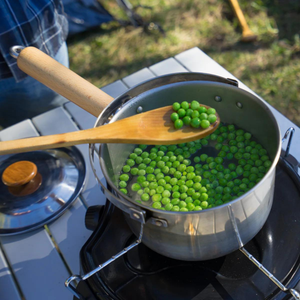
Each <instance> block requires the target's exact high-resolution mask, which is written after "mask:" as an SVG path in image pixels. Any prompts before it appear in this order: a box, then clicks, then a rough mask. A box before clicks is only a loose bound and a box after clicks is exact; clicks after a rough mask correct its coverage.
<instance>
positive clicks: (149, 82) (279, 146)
mask: <svg viewBox="0 0 300 300" xmlns="http://www.w3.org/2000/svg"><path fill="white" fill-rule="evenodd" d="M189 74H192V75H194V76H197V75H199V76H203V75H204V76H205V75H209V78H211V79H216V80H217V81H218V82H217V83H218V84H221V85H225V84H231V85H233V86H232V87H231V88H233V89H234V88H236V89H238V90H239V92H241V93H244V94H245V95H247V96H250V97H251V98H253V99H254V101H257V102H259V103H261V104H262V105H263V106H264V108H265V110H266V111H267V113H268V115H269V117H270V118H271V119H272V120H273V122H274V124H275V127H276V128H275V129H276V134H277V150H276V155H275V157H274V159H273V162H272V165H271V167H270V168H269V170H268V172H267V173H266V174H265V176H264V177H263V178H262V179H261V180H260V181H259V182H258V183H257V184H256V185H255V186H254V187H253V188H251V189H250V190H249V191H247V192H246V193H244V194H243V195H242V196H240V197H238V198H236V199H234V200H232V201H230V202H228V203H224V204H222V205H219V206H216V207H212V208H207V209H204V210H198V211H187V212H173V211H166V210H160V209H156V208H153V207H150V206H146V205H144V204H142V203H141V204H140V203H137V202H133V200H132V199H130V197H128V196H127V195H125V194H123V193H121V192H120V191H119V189H118V188H117V187H116V186H115V184H114V183H113V182H112V181H111V180H110V178H109V177H108V175H107V172H106V168H105V166H103V162H102V155H101V153H102V146H103V144H100V146H99V164H100V167H101V170H102V173H103V176H104V177H105V180H106V182H107V184H108V185H109V186H110V187H112V188H113V190H114V192H115V193H117V196H118V197H119V198H120V197H121V198H123V199H125V200H126V202H128V204H129V206H131V207H138V208H141V209H143V210H145V211H151V212H152V213H159V214H166V215H174V214H178V213H179V214H183V215H189V214H201V213H206V212H207V211H215V210H218V209H219V208H223V207H227V206H230V205H231V204H233V203H236V202H239V201H241V200H242V199H243V198H245V197H247V196H248V195H250V194H251V193H252V192H253V191H254V190H255V189H256V188H257V187H259V186H260V185H261V184H263V182H264V179H265V178H267V177H268V176H269V175H270V174H271V173H272V172H273V171H274V170H275V168H276V165H277V163H278V161H279V158H280V154H281V149H282V140H281V134H280V128H279V124H278V122H277V120H276V118H275V116H274V115H273V113H272V112H271V110H270V108H269V107H268V104H267V102H266V101H265V100H263V99H262V98H260V97H259V96H258V95H256V94H255V93H250V92H248V91H246V90H244V89H241V88H239V87H238V86H237V84H235V82H236V81H235V80H232V79H228V80H227V79H225V78H223V77H220V76H216V75H212V74H205V73H196V72H188V73H172V74H167V75H163V76H158V77H155V78H152V79H149V80H146V81H144V82H142V83H140V84H138V85H136V86H133V87H132V88H130V89H129V90H127V91H126V92H125V93H122V94H121V95H120V96H118V97H117V98H115V99H114V100H113V101H112V102H111V103H110V104H109V105H108V106H107V107H106V108H105V109H104V110H103V111H102V112H101V114H100V115H99V116H98V118H97V120H96V122H95V125H94V127H98V124H99V123H101V120H102V119H107V118H108V117H109V116H110V115H111V113H108V112H109V111H110V110H113V111H114V110H116V113H115V115H114V117H113V118H112V119H110V120H109V122H108V123H110V122H111V121H113V120H114V119H115V116H117V115H118V112H119V111H120V110H121V109H122V108H125V107H127V105H130V102H131V101H130V100H131V99H134V97H135V96H137V95H139V94H137V95H135V96H134V97H132V98H130V96H129V97H128V95H130V93H131V92H133V94H134V92H136V91H137V90H140V89H141V87H144V86H145V87H146V88H147V87H150V88H149V89H146V90H144V91H143V92H146V91H149V90H151V89H154V88H156V87H152V86H153V84H155V82H157V81H160V80H161V79H169V78H173V77H175V78H179V79H185V78H186V77H189ZM226 80H227V81H228V82H226ZM191 81H195V79H194V80H189V79H187V80H180V81H176V82H172V83H169V84H174V83H180V82H191ZM196 81H199V82H203V81H204V80H201V79H200V80H196ZM206 81H208V82H212V83H216V82H215V81H213V80H206ZM230 81H231V82H230ZM166 85H167V84H166ZM226 86H227V85H226ZM140 94H141V93H140ZM119 102H121V104H122V103H123V106H122V108H120V106H119V105H116V104H117V103H119ZM93 145H95V144H90V148H93ZM90 154H91V153H90ZM90 162H91V165H92V168H93V170H95V169H94V167H93V159H92V156H91V155H90ZM94 172H95V171H94ZM95 175H96V174H95ZM104 188H105V187H104ZM119 198H116V200H120V199H119Z"/></svg>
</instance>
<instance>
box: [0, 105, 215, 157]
mask: <svg viewBox="0 0 300 300" xmlns="http://www.w3.org/2000/svg"><path fill="white" fill-rule="evenodd" d="M206 107H207V108H209V107H208V106H206ZM172 112H173V109H172V106H165V107H162V108H157V109H154V110H150V111H147V112H144V113H141V114H137V115H135V116H132V117H128V118H125V119H122V120H119V121H116V122H113V123H110V124H107V125H103V126H100V127H96V128H91V129H86V130H81V131H75V132H68V133H63V134H56V135H48V136H40V137H34V138H27V139H21V140H13V141H5V142H0V154H9V153H18V152H28V151H34V150H43V149H50V148H59V147H68V146H73V145H79V144H86V143H125V144H146V145H170V144H180V143H186V142H190V141H194V140H197V139H200V138H203V137H205V136H207V135H208V134H211V133H212V132H214V131H215V130H216V129H217V128H218V126H219V124H220V118H219V116H217V121H216V122H215V123H213V124H211V125H210V127H208V128H207V129H199V128H192V127H190V126H186V127H182V128H181V129H175V128H174V124H173V122H172V121H171V119H170V116H171V113H172Z"/></svg>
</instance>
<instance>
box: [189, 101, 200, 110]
mask: <svg viewBox="0 0 300 300" xmlns="http://www.w3.org/2000/svg"><path fill="white" fill-rule="evenodd" d="M199 108H200V104H199V102H198V101H196V100H193V101H192V102H191V109H193V110H195V109H197V110H198V109H199Z"/></svg>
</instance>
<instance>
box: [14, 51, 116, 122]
mask: <svg viewBox="0 0 300 300" xmlns="http://www.w3.org/2000/svg"><path fill="white" fill-rule="evenodd" d="M10 54H11V56H13V57H14V58H16V59H17V65H18V67H19V68H20V69H21V70H22V71H23V72H25V73H26V74H28V75H30V76H31V77H33V78H34V79H36V80H37V81H39V82H41V83H42V84H44V85H46V86H47V87H49V88H50V89H52V90H53V91H55V92H57V93H58V94H60V95H62V96H64V97H65V98H67V99H69V100H70V101H72V102H73V103H75V104H77V105H78V106H80V107H81V108H83V109H84V110H86V111H87V112H89V113H91V114H92V115H94V116H95V117H98V116H99V115H100V113H101V112H102V110H103V109H104V108H105V107H106V106H107V105H108V104H109V103H110V102H111V101H112V100H113V99H114V98H112V97H111V96H109V95H108V94H106V93H105V92H103V91H101V90H100V89H99V88H97V87H96V86H94V85H93V84H91V83H90V82H88V81H86V80H85V79H83V78H82V77H80V76H79V75H77V74H76V73H74V72H73V71H71V70H70V69H68V68H67V67H65V66H63V65H62V64H60V63H59V62H57V61H56V60H55V59H53V58H51V57H50V56H49V55H47V54H45V53H44V52H42V51H41V50H39V49H37V48H35V47H26V48H24V47H23V46H14V47H12V48H11V49H10Z"/></svg>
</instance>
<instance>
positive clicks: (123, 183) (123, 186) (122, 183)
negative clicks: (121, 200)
mask: <svg viewBox="0 0 300 300" xmlns="http://www.w3.org/2000/svg"><path fill="white" fill-rule="evenodd" d="M126 186H127V182H126V181H120V182H119V187H121V188H126Z"/></svg>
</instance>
